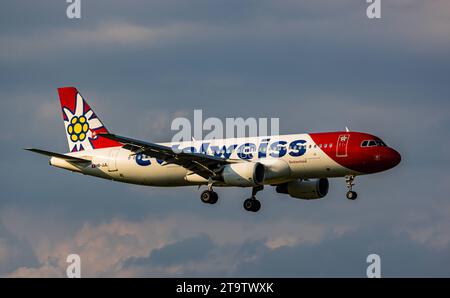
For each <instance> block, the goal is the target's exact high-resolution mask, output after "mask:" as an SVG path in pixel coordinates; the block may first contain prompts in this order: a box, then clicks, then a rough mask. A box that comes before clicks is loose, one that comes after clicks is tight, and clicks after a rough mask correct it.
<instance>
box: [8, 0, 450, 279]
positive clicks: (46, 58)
mask: <svg viewBox="0 0 450 298" xmlns="http://www.w3.org/2000/svg"><path fill="white" fill-rule="evenodd" d="M365 2H366V1H362V0H344V1H333V0H328V1H326V0H314V1H312V0H311V1H300V0H297V1H284V0H277V1H266V0H259V1H256V0H255V1H242V0H236V1H233V0H232V1H221V0H208V1H206V0H205V1H200V0H198V1H168V0H161V1H159V0H158V1H145V2H144V1H134V0H132V1H119V0H104V1H101V0H89V1H87V0H82V1H81V3H82V18H81V19H80V20H69V19H68V18H67V17H66V13H65V11H66V6H67V4H66V1H63V0H53V1H50V0H48V1H24V0H6V1H1V3H0V44H1V47H0V90H1V96H0V99H1V100H0V109H1V112H2V114H1V117H0V127H1V128H2V129H1V130H0V140H1V146H0V153H1V154H0V168H1V169H2V170H1V171H0V189H1V190H0V275H2V276H42V277H43V276H64V275H65V269H66V266H67V264H66V263H65V260H66V256H67V255H68V254H71V253H77V254H79V255H80V256H81V262H82V276H101V277H103V276H107V277H115V276H127V277H128V276H152V277H153V276H186V277H187V276H189V277H190V276H204V277H221V276H224V277H237V276H264V277H275V276H276V277H304V276H355V277H364V276H365V274H366V268H367V263H366V257H367V255H369V254H372V253H377V254H379V255H380V257H381V270H382V275H383V276H450V267H449V266H445V264H450V197H449V193H450V184H449V181H450V174H449V173H448V165H449V162H450V154H449V153H448V152H449V149H448V148H450V141H449V138H448V131H449V129H450V117H449V112H450V98H449V94H450V56H449V53H450V17H449V16H450V3H449V2H448V1H447V0H431V1H421V0H392V1H391V0H390V1H385V0H384V1H383V0H382V18H381V20H369V19H367V17H366V14H365V10H366V7H367V4H366V3H365ZM68 85H73V86H76V87H78V88H79V90H80V91H81V92H82V94H83V95H84V96H85V97H86V98H87V100H88V101H89V102H90V103H91V106H93V108H94V109H95V111H96V112H97V113H98V114H99V115H100V116H101V118H102V120H103V122H104V123H105V124H106V125H107V126H108V128H109V129H110V130H111V131H113V132H116V133H119V134H122V135H128V136H131V137H136V138H141V139H145V140H148V141H152V142H160V141H166V140H169V139H170V138H171V136H172V135H173V132H171V131H170V124H171V121H172V120H173V118H174V117H176V116H177V115H186V116H187V117H191V116H192V115H193V110H194V109H198V108H201V109H203V114H204V116H205V117H219V118H221V119H225V118H226V117H245V118H247V117H279V118H280V130H281V133H299V132H308V131H332V130H341V129H343V128H344V127H345V126H348V127H350V128H351V129H352V130H357V131H366V132H370V133H373V134H375V135H378V136H380V137H381V138H382V139H383V140H384V141H385V142H386V143H388V144H389V145H391V146H393V147H394V148H396V149H398V150H399V151H400V152H401V154H402V157H403V160H402V163H401V164H400V165H399V166H398V167H396V168H394V169H393V170H391V171H389V172H386V173H380V174H375V175H370V176H363V177H358V178H357V180H356V183H357V185H356V190H357V191H358V193H359V198H358V200H357V201H355V202H351V201H348V200H347V199H346V198H345V192H346V188H345V183H344V181H343V179H332V180H331V188H330V193H329V194H328V196H327V197H326V198H324V199H322V200H317V201H302V200H295V199H292V198H289V197H286V196H283V195H279V194H276V193H275V191H274V190H273V189H271V188H266V189H265V191H264V192H261V193H259V194H258V196H259V198H260V199H261V201H262V204H263V207H262V209H261V211H260V212H259V213H256V214H253V213H252V214H249V213H248V212H246V211H244V210H243V208H242V202H243V199H244V198H246V197H248V196H249V190H248V189H219V190H218V192H219V195H220V200H219V202H218V203H217V204H216V205H205V204H202V203H201V202H200V199H199V192H198V191H197V189H196V188H194V187H187V188H170V189H165V188H150V187H142V186H132V185H125V184H120V183H113V182H110V181H104V180H99V179H96V178H92V177H86V176H83V175H78V174H73V173H70V172H66V171H63V170H60V169H56V168H51V167H50V166H48V164H47V160H46V159H45V158H44V157H41V156H36V155H34V154H31V153H29V152H25V151H23V150H21V148H23V147H29V146H34V147H38V148H44V149H49V150H52V151H57V152H65V151H66V150H67V143H66V139H65V136H64V130H63V129H64V128H63V123H62V120H61V112H60V108H59V101H58V97H57V92H56V88H57V87H60V86H68Z"/></svg>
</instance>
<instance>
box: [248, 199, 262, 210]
mask: <svg viewBox="0 0 450 298" xmlns="http://www.w3.org/2000/svg"><path fill="white" fill-rule="evenodd" d="M244 209H245V210H247V211H252V212H258V211H259V209H261V202H260V201H258V200H257V199H255V198H249V199H246V200H245V201H244Z"/></svg>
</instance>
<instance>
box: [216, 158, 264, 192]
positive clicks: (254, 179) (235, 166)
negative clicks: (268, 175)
mask: <svg viewBox="0 0 450 298" xmlns="http://www.w3.org/2000/svg"><path fill="white" fill-rule="evenodd" d="M264 172H265V168H264V166H263V165H262V164H261V163H259V162H240V163H232V164H228V165H226V166H225V168H224V169H223V172H222V178H223V181H224V182H225V183H226V184H228V185H230V186H243V187H248V186H258V185H261V184H263V183H264Z"/></svg>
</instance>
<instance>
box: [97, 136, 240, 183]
mask: <svg viewBox="0 0 450 298" xmlns="http://www.w3.org/2000/svg"><path fill="white" fill-rule="evenodd" d="M101 136H102V137H105V138H107V139H110V140H114V141H118V142H120V143H122V144H124V145H123V146H122V147H123V148H125V149H128V150H131V151H133V152H134V153H135V154H145V155H148V156H150V157H153V158H156V159H159V160H163V161H164V162H165V163H166V164H176V165H179V166H182V167H184V168H186V169H188V170H190V171H192V174H198V175H200V176H202V177H203V178H205V179H209V178H210V177H211V178H214V177H216V176H217V174H218V173H219V172H220V171H221V170H222V169H223V166H224V165H226V164H229V163H233V162H236V161H235V160H233V159H224V158H220V157H215V156H211V155H206V154H201V153H189V152H175V151H174V150H172V148H170V147H167V146H163V145H159V144H154V143H147V142H143V141H139V140H135V139H131V138H127V137H121V136H118V135H115V134H101Z"/></svg>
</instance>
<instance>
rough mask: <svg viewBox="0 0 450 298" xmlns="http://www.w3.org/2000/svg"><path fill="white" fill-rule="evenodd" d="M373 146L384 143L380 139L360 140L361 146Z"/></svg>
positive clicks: (383, 144) (384, 145) (381, 145)
mask: <svg viewBox="0 0 450 298" xmlns="http://www.w3.org/2000/svg"><path fill="white" fill-rule="evenodd" d="M375 146H380V147H386V144H385V143H384V142H383V141H382V140H380V139H375V140H364V141H362V142H361V147H375Z"/></svg>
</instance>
